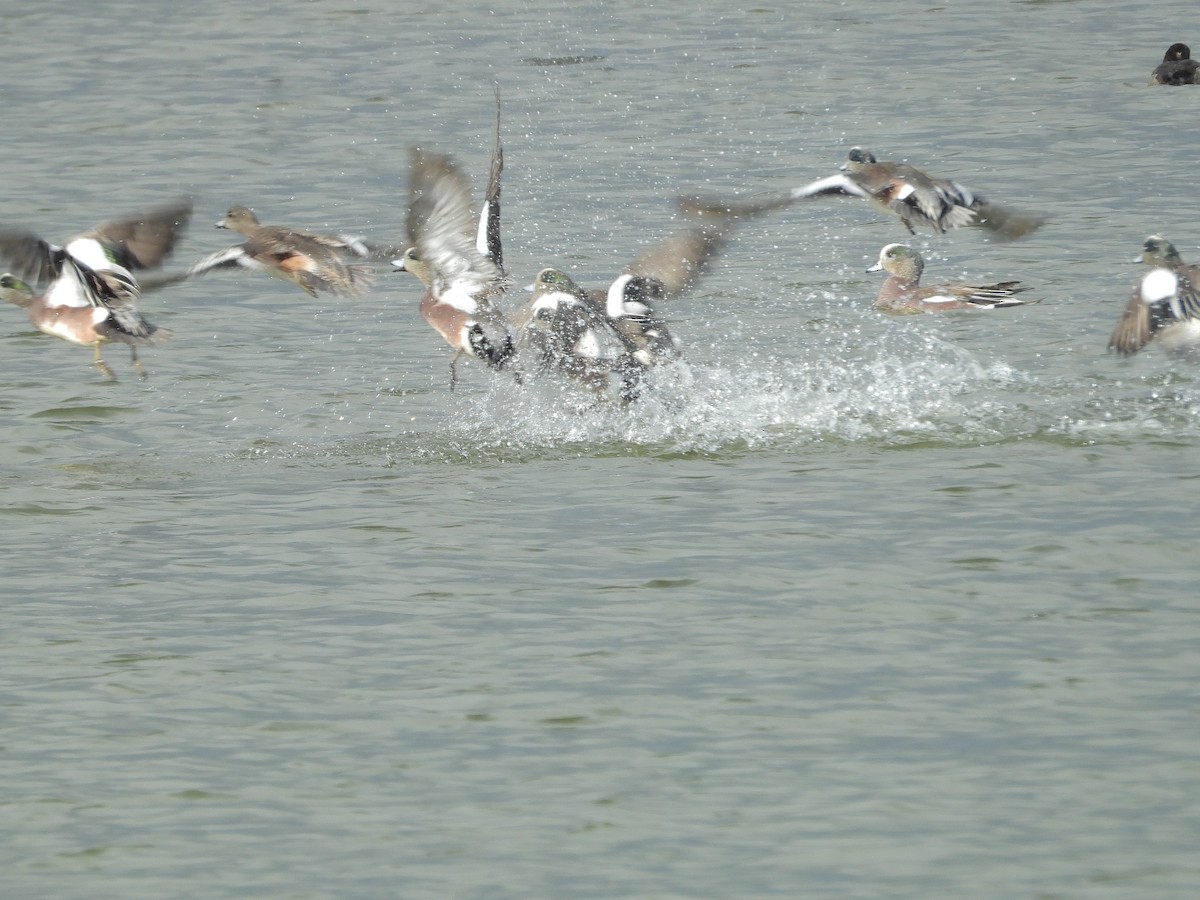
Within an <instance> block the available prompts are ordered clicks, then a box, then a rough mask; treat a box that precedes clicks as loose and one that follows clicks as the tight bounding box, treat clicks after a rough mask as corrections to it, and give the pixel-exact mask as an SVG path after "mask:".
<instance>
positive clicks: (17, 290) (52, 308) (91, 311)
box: [0, 259, 171, 381]
mask: <svg viewBox="0 0 1200 900" xmlns="http://www.w3.org/2000/svg"><path fill="white" fill-rule="evenodd" d="M115 277H116V276H115V274H114V272H113V271H112V270H109V271H108V272H104V273H98V272H96V271H95V270H93V269H90V268H89V267H88V266H86V265H85V264H83V263H81V262H78V261H77V260H71V259H68V260H67V261H66V263H65V264H64V266H63V268H62V271H61V273H60V274H59V276H58V277H57V278H55V279H54V281H52V282H51V283H50V286H49V287H48V288H47V289H46V291H45V292H44V293H42V294H40V295H39V294H38V293H37V292H36V291H34V289H33V288H31V287H30V286H29V285H28V284H27V283H26V282H25V281H23V280H22V279H20V278H18V277H17V276H16V275H14V274H12V273H11V272H5V273H4V274H3V275H0V299H3V300H5V301H7V302H9V303H12V304H14V305H16V306H20V307H22V308H24V309H25V310H26V312H27V313H28V316H29V321H30V323H31V324H32V325H33V327H34V328H36V329H37V330H38V331H40V332H42V333H43V334H48V335H51V336H53V337H57V338H62V339H63V340H65V341H69V342H70V343H72V344H80V345H82V346H90V347H92V348H93V350H94V353H95V355H94V358H93V361H92V362H93V365H94V366H95V367H96V368H97V369H98V370H99V371H100V373H101V374H102V375H104V377H105V378H107V379H108V380H109V381H116V380H117V376H116V373H114V372H113V370H112V368H111V367H110V366H109V365H108V363H106V362H105V361H104V359H103V358H102V357H101V355H100V348H101V347H102V346H103V345H104V344H107V343H110V342H111V343H120V344H127V345H128V346H129V354H130V363H131V365H132V366H133V368H134V371H135V372H137V374H138V377H139V378H140V379H141V380H143V381H144V380H145V379H146V377H147V376H146V370H145V368H144V367H143V366H142V363H141V360H139V359H138V354H137V348H138V347H142V346H154V345H156V344H159V343H161V342H162V341H163V340H164V339H166V338H168V337H170V334H171V333H170V332H169V331H167V330H166V329H165V328H159V327H158V326H156V325H154V324H152V323H151V322H148V321H147V320H146V318H145V316H143V315H142V314H141V313H140V312H138V310H137V308H136V307H135V306H134V305H133V302H132V300H131V297H132V296H134V295H135V294H136V285H134V284H132V283H129V284H126V285H125V287H124V288H123V289H122V291H121V292H120V293H115V292H113V291H112V290H111V288H110V285H111V284H112V283H113V279H114V278H115Z"/></svg>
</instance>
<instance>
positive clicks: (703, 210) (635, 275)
mask: <svg viewBox="0 0 1200 900" xmlns="http://www.w3.org/2000/svg"><path fill="white" fill-rule="evenodd" d="M793 202H794V201H793V200H792V199H791V198H790V197H785V198H779V197H773V198H766V199H756V200H743V201H731V200H718V199H713V198H704V197H698V196H684V197H679V198H677V200H676V206H677V208H678V211H679V214H680V216H681V218H682V219H683V220H684V224H683V226H682V227H680V228H677V229H676V230H675V231H674V232H673V233H671V234H669V235H668V236H667V237H666V238H665V239H662V240H660V241H659V242H657V243H655V244H653V245H651V246H650V247H649V248H648V249H646V250H645V251H644V252H642V253H641V254H640V255H638V256H637V257H636V258H635V259H634V260H633V261H632V262H630V263H629V264H628V265H626V266H625V267H624V268H623V269H622V270H621V271H620V272H619V273H618V274H617V275H616V276H614V277H613V279H612V280H611V281H610V282H609V283H608V284H607V286H605V287H602V288H590V289H584V288H580V287H578V285H576V284H575V283H574V282H573V281H571V280H570V278H569V277H568V276H567V275H566V274H565V273H564V272H562V271H561V270H559V269H555V268H554V267H548V268H546V269H543V272H547V271H549V272H554V273H555V276H556V278H557V279H559V281H560V283H562V281H563V280H565V281H566V282H569V283H570V285H571V287H570V291H569V293H570V294H571V295H572V296H574V297H575V298H576V299H577V300H579V301H582V302H586V303H587V304H589V305H590V307H591V308H592V309H593V310H594V311H598V312H599V314H600V315H601V316H602V317H603V319H604V322H605V324H606V326H607V327H608V328H611V329H612V330H614V331H615V332H616V333H617V334H618V335H619V336H620V340H621V341H622V342H623V343H624V345H625V349H626V350H627V351H628V352H629V353H630V354H631V355H632V359H633V360H634V361H636V362H637V363H638V364H640V365H641V366H642V367H643V369H649V368H651V367H653V366H657V365H661V364H663V363H667V362H671V361H673V360H677V359H679V358H680V357H681V355H682V354H681V349H680V344H679V342H678V341H677V340H676V338H675V337H674V335H673V334H672V333H671V331H670V328H669V327H668V324H667V320H666V318H664V317H663V316H662V315H661V314H660V313H659V311H658V310H659V308H660V305H661V304H662V303H664V302H667V301H671V300H676V299H678V298H680V297H682V296H683V295H685V294H686V293H688V292H689V291H690V290H691V289H692V288H693V287H694V286H695V285H696V283H697V282H698V281H699V279H700V277H701V276H702V275H703V274H704V273H705V272H706V271H707V270H708V268H709V267H710V265H711V264H712V262H713V260H715V259H716V258H717V256H718V255H719V254H720V253H721V252H722V251H723V250H724V249H725V247H726V246H727V245H728V243H729V241H730V239H731V237H732V235H733V231H734V228H735V226H737V225H739V224H740V223H742V222H744V221H747V220H749V219H753V218H757V217H759V216H762V215H764V214H766V213H768V212H772V211H774V210H777V209H780V208H782V207H785V206H790V205H791V204H792V203H793ZM536 302H537V297H535V298H534V300H532V301H531V303H536ZM622 365H623V366H625V365H628V363H627V362H623V363H622Z"/></svg>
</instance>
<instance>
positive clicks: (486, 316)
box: [392, 147, 515, 388]
mask: <svg viewBox="0 0 1200 900" xmlns="http://www.w3.org/2000/svg"><path fill="white" fill-rule="evenodd" d="M493 172H494V178H495V180H496V182H497V183H498V181H499V170H498V169H497V168H496V167H495V166H493ZM491 181H492V179H491V178H489V183H490V182H491ZM408 192H409V200H408V217H407V228H406V230H407V233H408V239H409V243H410V244H411V246H410V247H409V249H408V250H406V251H405V253H404V256H403V257H401V258H400V259H397V260H395V261H393V263H392V264H393V265H394V266H395V267H396V268H397V269H399V270H401V271H405V272H411V273H412V274H413V275H415V276H416V277H417V278H419V279H420V280H421V282H422V283H423V284H424V285H425V294H424V296H423V297H422V298H421V304H420V312H421V317H422V318H424V319H425V321H426V322H428V323H429V325H430V326H432V327H433V328H434V330H436V331H437V332H438V334H440V335H441V336H442V337H443V338H445V340H446V343H448V344H449V345H450V346H451V347H453V348H454V356H453V358H452V359H451V360H450V385H451V387H452V388H453V386H454V385H455V383H456V380H457V373H456V369H455V364H456V363H457V361H458V357H459V356H461V355H462V354H464V353H465V354H467V355H468V356H473V357H475V358H476V359H479V360H482V361H483V362H484V363H485V364H486V365H487V366H488V368H490V369H493V370H501V369H507V368H511V363H512V361H513V358H514V355H515V343H514V339H513V333H512V328H511V326H510V325H509V322H508V320H507V319H506V318H505V316H504V314H503V313H502V312H501V311H500V310H499V309H498V308H497V307H496V305H495V304H494V302H493V300H494V298H495V297H497V296H499V295H500V294H502V293H503V292H504V290H505V286H506V284H505V275H504V270H503V269H502V268H501V267H500V265H499V263H498V262H497V259H498V258H499V257H498V256H493V255H492V254H491V253H489V252H488V251H487V250H486V249H485V250H482V251H481V249H480V241H482V242H483V244H484V246H485V247H486V245H487V241H488V238H487V227H486V224H485V223H486V222H487V221H488V219H489V216H488V211H487V210H488V206H487V205H485V207H484V213H483V214H482V215H481V217H480V219H479V223H478V225H477V223H476V220H475V214H474V212H473V210H472V208H471V186H470V181H469V179H468V178H467V176H466V175H465V174H464V173H463V171H462V170H461V169H460V168H459V166H458V164H457V163H456V162H455V161H454V160H453V159H452V158H451V157H450V156H448V155H446V154H443V153H433V152H429V151H425V150H421V149H419V148H415V147H414V148H413V149H412V150H411V151H410V152H409V181H408ZM491 195H492V192H491V190H489V196H491ZM495 197H496V204H495V208H496V210H497V219H496V221H497V223H498V211H499V203H498V197H499V193H498V191H497V192H496V194H495ZM495 238H496V241H497V247H496V248H494V250H495V252H497V253H498V252H499V247H498V239H499V231H498V226H497V230H496V232H495Z"/></svg>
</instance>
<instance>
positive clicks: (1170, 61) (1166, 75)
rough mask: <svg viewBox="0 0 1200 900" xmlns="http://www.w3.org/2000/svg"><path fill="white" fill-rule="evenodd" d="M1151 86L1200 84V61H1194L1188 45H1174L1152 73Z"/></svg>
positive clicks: (1168, 49)
mask: <svg viewBox="0 0 1200 900" xmlns="http://www.w3.org/2000/svg"><path fill="white" fill-rule="evenodd" d="M1150 83H1151V84H1200V61H1197V60H1194V59H1192V51H1191V48H1189V47H1188V45H1187V44H1172V45H1171V46H1170V47H1168V48H1167V52H1166V53H1165V54H1163V61H1162V62H1160V63H1159V64H1158V66H1157V68H1155V70H1154V71H1153V72H1151V73H1150Z"/></svg>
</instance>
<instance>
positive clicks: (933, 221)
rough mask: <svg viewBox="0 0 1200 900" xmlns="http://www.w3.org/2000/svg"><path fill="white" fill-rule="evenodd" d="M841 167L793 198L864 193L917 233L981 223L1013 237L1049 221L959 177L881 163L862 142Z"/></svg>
mask: <svg viewBox="0 0 1200 900" xmlns="http://www.w3.org/2000/svg"><path fill="white" fill-rule="evenodd" d="M841 168H842V174H840V175H831V176H829V177H827V178H819V179H817V180H816V181H814V182H811V183H810V184H806V185H804V186H803V187H798V188H795V189H794V190H793V191H792V193H791V196H792V199H794V200H803V199H807V198H810V197H822V196H826V195H829V194H843V195H848V196H852V197H862V198H863V199H865V200H869V201H870V202H871V203H872V204H873V205H874V206H876V207H877V208H878V209H880V210H883V211H885V212H889V213H892V214H893V215H896V216H898V217H899V218H900V222H901V223H902V224H903V225H904V227H905V229H906V230H907V231H908V233H909V234H913V233H914V229H913V226H914V225H921V226H923V227H926V228H931V229H933V230H934V231H936V232H939V233H944V232H945V231H947V230H949V229H952V228H961V227H963V226H965V225H977V226H979V227H981V228H984V229H986V230H988V231H989V232H991V233H993V234H995V235H996V236H997V237H999V238H1002V239H1004V240H1013V239H1015V238H1019V237H1023V236H1025V235H1027V234H1029V233H1030V232H1032V231H1035V230H1037V229H1038V228H1040V227H1041V226H1042V225H1043V224H1044V223H1045V221H1046V220H1045V219H1044V218H1042V217H1040V216H1031V215H1027V214H1024V213H1018V212H1015V211H1013V210H1011V209H1007V208H1004V207H1000V206H997V205H996V204H994V203H990V202H988V201H987V200H985V199H984V198H983V197H981V196H980V195H979V194H977V193H975V192H974V191H972V190H971V189H970V188H967V187H965V186H963V185H962V184H959V183H958V182H957V181H947V180H945V179H942V178H934V177H933V176H931V175H929V174H927V173H926V172H923V171H921V170H920V169H918V168H916V167H915V166H910V165H908V164H907V163H897V162H879V160H877V159H876V158H875V154H874V153H872V152H871V151H870V150H866V149H864V148H862V147H854V148H852V149H851V150H850V153H849V155H848V156H847V158H846V162H845V163H843V164H842V167H841Z"/></svg>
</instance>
